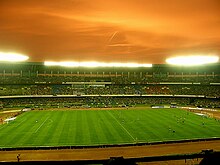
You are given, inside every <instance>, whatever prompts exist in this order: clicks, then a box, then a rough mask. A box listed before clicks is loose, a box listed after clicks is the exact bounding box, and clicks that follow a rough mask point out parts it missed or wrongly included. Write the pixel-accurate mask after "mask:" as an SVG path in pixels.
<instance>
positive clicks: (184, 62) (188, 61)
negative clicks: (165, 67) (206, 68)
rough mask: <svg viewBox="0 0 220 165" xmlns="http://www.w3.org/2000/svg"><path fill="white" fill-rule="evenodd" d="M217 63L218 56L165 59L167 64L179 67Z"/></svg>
mask: <svg viewBox="0 0 220 165" xmlns="http://www.w3.org/2000/svg"><path fill="white" fill-rule="evenodd" d="M218 61H219V57H218V56H204V55H198V56H196V55H195V56H178V57H172V58H168V59H166V62H167V63H168V64H173V65H180V66H193V65H202V64H209V63H216V62H218Z"/></svg>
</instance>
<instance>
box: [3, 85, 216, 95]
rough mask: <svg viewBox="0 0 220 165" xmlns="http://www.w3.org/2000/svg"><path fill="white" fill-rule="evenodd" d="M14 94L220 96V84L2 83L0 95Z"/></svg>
mask: <svg viewBox="0 0 220 165" xmlns="http://www.w3.org/2000/svg"><path fill="white" fill-rule="evenodd" d="M13 95H202V96H207V97H209V96H210V97H217V98H219V97H220V86H219V85H189V84H188V85H160V84H155V85H150V84H149V85H137V84H133V85H116V84H111V85H99V86H97V85H81V86H74V85H70V84H69V85H46V84H45V85H0V96H13Z"/></svg>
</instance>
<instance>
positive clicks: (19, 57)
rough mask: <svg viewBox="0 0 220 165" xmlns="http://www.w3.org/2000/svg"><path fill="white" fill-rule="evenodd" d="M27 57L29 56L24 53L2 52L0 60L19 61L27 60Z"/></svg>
mask: <svg viewBox="0 0 220 165" xmlns="http://www.w3.org/2000/svg"><path fill="white" fill-rule="evenodd" d="M27 59H29V57H28V56H25V55H23V54H18V53H5V52H0V61H8V62H19V61H26V60H27Z"/></svg>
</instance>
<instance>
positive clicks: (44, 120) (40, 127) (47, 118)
mask: <svg viewBox="0 0 220 165" xmlns="http://www.w3.org/2000/svg"><path fill="white" fill-rule="evenodd" d="M48 118H49V116H48V117H47V118H46V119H45V120H44V122H43V123H42V124H41V125H40V126H39V127H38V128H37V129H36V131H35V132H34V133H37V131H38V130H39V129H40V128H41V127H42V126H43V125H44V123H45V122H46V121H47V120H48Z"/></svg>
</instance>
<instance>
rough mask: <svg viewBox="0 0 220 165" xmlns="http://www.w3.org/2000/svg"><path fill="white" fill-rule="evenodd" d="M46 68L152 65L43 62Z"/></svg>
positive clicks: (135, 65)
mask: <svg viewBox="0 0 220 165" xmlns="http://www.w3.org/2000/svg"><path fill="white" fill-rule="evenodd" d="M44 65H46V66H65V67H152V64H138V63H105V62H96V61H92V62H71V61H69V62H68V61H66V62H52V61H45V62H44Z"/></svg>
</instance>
